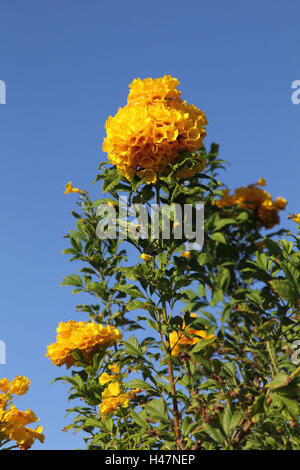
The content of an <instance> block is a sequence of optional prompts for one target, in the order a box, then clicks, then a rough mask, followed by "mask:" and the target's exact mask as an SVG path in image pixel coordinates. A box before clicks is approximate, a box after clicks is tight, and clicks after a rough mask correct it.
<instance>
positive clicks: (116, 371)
mask: <svg viewBox="0 0 300 470" xmlns="http://www.w3.org/2000/svg"><path fill="white" fill-rule="evenodd" d="M108 368H109V370H111V371H112V372H113V373H114V374H116V375H118V374H119V373H120V368H119V366H118V364H111V365H109V366H108Z"/></svg>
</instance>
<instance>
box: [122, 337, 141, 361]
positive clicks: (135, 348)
mask: <svg viewBox="0 0 300 470" xmlns="http://www.w3.org/2000/svg"><path fill="white" fill-rule="evenodd" d="M124 346H125V348H126V350H127V352H128V353H129V354H131V355H132V356H140V357H142V356H143V352H142V349H141V347H140V345H139V342H138V340H137V339H136V338H135V337H134V336H131V338H129V339H128V340H127V341H124Z"/></svg>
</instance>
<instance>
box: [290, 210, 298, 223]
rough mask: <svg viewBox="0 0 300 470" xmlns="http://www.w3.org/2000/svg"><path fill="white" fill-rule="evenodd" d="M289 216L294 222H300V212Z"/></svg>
mask: <svg viewBox="0 0 300 470" xmlns="http://www.w3.org/2000/svg"><path fill="white" fill-rule="evenodd" d="M289 218H290V219H292V220H293V221H294V222H296V224H300V213H299V214H292V215H290V217H289Z"/></svg>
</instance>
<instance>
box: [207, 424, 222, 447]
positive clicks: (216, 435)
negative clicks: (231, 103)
mask: <svg viewBox="0 0 300 470" xmlns="http://www.w3.org/2000/svg"><path fill="white" fill-rule="evenodd" d="M202 427H203V429H204V431H205V432H206V433H207V434H208V435H209V436H210V437H211V438H212V439H213V440H214V441H216V442H218V443H219V444H222V443H223V442H224V437H223V435H222V433H221V431H220V430H219V429H217V428H213V427H212V426H211V425H210V424H208V423H202Z"/></svg>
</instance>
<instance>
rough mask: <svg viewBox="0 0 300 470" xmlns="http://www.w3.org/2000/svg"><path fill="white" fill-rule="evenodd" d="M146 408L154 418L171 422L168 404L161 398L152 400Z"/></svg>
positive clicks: (166, 422) (167, 422)
mask: <svg viewBox="0 0 300 470" xmlns="http://www.w3.org/2000/svg"><path fill="white" fill-rule="evenodd" d="M146 410H147V412H148V413H149V415H150V416H151V418H153V419H158V420H159V421H160V422H161V423H164V424H170V419H169V416H168V412H167V408H166V404H165V402H164V400H163V399H162V398H161V399H160V400H155V399H154V400H151V401H150V402H149V403H148V404H147V405H146Z"/></svg>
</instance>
